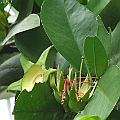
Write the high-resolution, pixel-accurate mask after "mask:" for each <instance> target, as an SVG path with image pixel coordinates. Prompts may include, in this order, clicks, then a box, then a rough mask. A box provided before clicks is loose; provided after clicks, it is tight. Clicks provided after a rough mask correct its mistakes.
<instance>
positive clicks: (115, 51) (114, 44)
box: [109, 22, 120, 65]
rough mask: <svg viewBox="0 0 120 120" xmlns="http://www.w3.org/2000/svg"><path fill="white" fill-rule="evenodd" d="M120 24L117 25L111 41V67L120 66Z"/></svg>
mask: <svg viewBox="0 0 120 120" xmlns="http://www.w3.org/2000/svg"><path fill="white" fill-rule="evenodd" d="M119 31H120V22H119V23H118V24H117V26H116V28H115V29H114V31H113V32H112V41H111V59H110V61H109V65H116V64H119V61H120V34H119Z"/></svg>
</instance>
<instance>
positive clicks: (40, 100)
mask: <svg viewBox="0 0 120 120" xmlns="http://www.w3.org/2000/svg"><path fill="white" fill-rule="evenodd" d="M13 114H14V115H15V119H16V120H22V119H23V118H24V119H25V120H43V119H44V120H64V119H63V117H64V110H63V109H62V107H61V106H60V104H58V103H57V102H56V100H55V99H54V97H53V95H52V94H51V92H50V88H49V87H48V85H47V83H39V84H36V85H35V87H34V89H33V90H32V91H31V92H27V91H25V90H24V91H23V92H21V93H20V95H19V96H18V98H17V101H16V105H15V108H14V111H13ZM66 120H72V119H70V118H68V119H66Z"/></svg>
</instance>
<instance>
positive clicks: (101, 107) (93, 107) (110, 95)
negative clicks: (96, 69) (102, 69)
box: [84, 66, 120, 120]
mask: <svg viewBox="0 0 120 120" xmlns="http://www.w3.org/2000/svg"><path fill="white" fill-rule="evenodd" d="M119 96H120V70H119V68H118V67H117V66H111V67H110V68H109V69H108V70H107V71H106V73H105V74H104V75H103V76H102V78H101V79H100V80H99V83H98V86H97V88H96V91H95V93H94V95H93V97H92V99H91V100H90V102H89V103H88V104H87V106H86V107H85V109H84V114H85V115H98V116H100V117H101V119H102V120H105V119H106V118H107V117H108V115H109V114H110V113H111V111H112V110H113V108H114V106H115V104H116V103H117V101H118V99H119Z"/></svg>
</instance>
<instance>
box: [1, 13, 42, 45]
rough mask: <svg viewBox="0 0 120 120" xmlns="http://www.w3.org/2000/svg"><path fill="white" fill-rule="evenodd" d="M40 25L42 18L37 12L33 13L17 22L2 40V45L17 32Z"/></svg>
mask: <svg viewBox="0 0 120 120" xmlns="http://www.w3.org/2000/svg"><path fill="white" fill-rule="evenodd" d="M38 26H40V19H39V16H38V15H36V14H31V15H29V16H28V17H26V18H25V19H24V20H23V21H21V22H20V23H18V24H16V25H15V26H14V27H13V28H12V29H11V30H10V32H9V33H8V35H7V37H6V38H5V39H4V41H3V42H2V44H1V46H3V45H4V44H5V43H6V42H7V41H8V40H9V39H10V38H11V37H12V36H14V35H15V34H17V33H20V32H24V31H26V30H30V29H33V28H35V27H38Z"/></svg>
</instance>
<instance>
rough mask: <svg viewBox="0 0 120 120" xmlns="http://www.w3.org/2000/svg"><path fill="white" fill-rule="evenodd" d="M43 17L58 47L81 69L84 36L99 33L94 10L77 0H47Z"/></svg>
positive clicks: (45, 25)
mask: <svg viewBox="0 0 120 120" xmlns="http://www.w3.org/2000/svg"><path fill="white" fill-rule="evenodd" d="M41 19H42V23H43V26H44V28H45V31H46V32H47V35H48V36H49V38H50V40H51V41H52V43H53V44H54V46H55V47H56V49H57V50H58V51H59V52H60V53H61V54H62V55H63V57H64V58H66V60H68V61H69V62H70V63H71V64H72V65H73V66H74V67H76V68H77V69H79V64H80V61H81V56H82V54H83V43H84V38H85V37H86V36H88V35H90V36H95V35H96V34H97V26H98V25H97V21H96V18H95V16H94V15H93V14H92V12H90V11H89V10H88V9H87V8H85V7H84V6H83V5H81V4H79V2H77V1H76V0H54V1H53V0H46V1H45V2H44V4H43V6H42V12H41ZM68 51H70V52H68Z"/></svg>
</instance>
